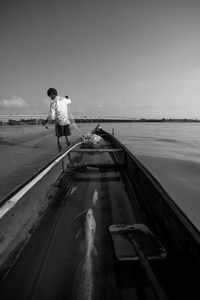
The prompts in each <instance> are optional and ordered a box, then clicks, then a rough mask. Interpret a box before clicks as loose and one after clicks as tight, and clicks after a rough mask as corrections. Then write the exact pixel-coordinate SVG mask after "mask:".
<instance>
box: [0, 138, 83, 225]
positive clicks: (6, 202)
mask: <svg viewBox="0 0 200 300" xmlns="http://www.w3.org/2000/svg"><path fill="white" fill-rule="evenodd" d="M81 144H82V142H77V141H76V142H75V143H73V144H72V145H71V146H70V147H69V148H67V149H66V151H64V152H62V153H61V154H59V155H56V157H54V158H53V159H52V160H51V161H50V162H49V163H47V164H46V165H45V166H44V167H42V168H41V169H40V170H39V171H38V172H37V173H36V174H34V175H33V176H31V177H30V178H29V179H28V180H26V181H25V182H23V183H22V184H21V185H19V186H18V187H16V188H15V189H14V190H12V191H11V192H10V193H9V194H8V195H7V196H6V197H5V198H3V199H2V200H1V202H0V219H1V218H2V217H3V216H4V215H5V214H6V213H7V211H8V210H10V209H11V208H12V207H13V206H14V205H15V204H16V203H17V202H18V201H19V200H20V198H21V197H22V196H23V195H24V194H25V193H26V192H28V191H29V190H30V189H31V188H32V187H33V186H34V185H35V184H36V183H37V182H38V181H39V180H40V179H41V178H43V177H44V176H45V175H46V174H47V173H48V172H49V171H50V170H51V169H52V168H53V167H54V166H56V165H57V164H58V163H59V162H60V161H61V160H62V159H63V158H64V157H65V156H66V155H68V153H69V152H70V151H71V150H72V149H74V148H75V147H77V146H78V145H81ZM4 206H7V208H6V207H4Z"/></svg>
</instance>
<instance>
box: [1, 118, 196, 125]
mask: <svg viewBox="0 0 200 300" xmlns="http://www.w3.org/2000/svg"><path fill="white" fill-rule="evenodd" d="M42 121H43V120H42V119H39V120H38V119H26V120H25V119H23V120H16V119H9V120H8V121H7V120H6V121H5V120H2V119H1V116H0V126H16V125H19V126H23V125H30V126H31V125H41V124H42ZM75 122H76V123H199V122H200V119H165V118H161V119H145V118H142V119H131V118H130V119H129V118H118V119H117V118H113V119H112V118H95V119H94V118H79V119H75ZM52 124H53V122H52Z"/></svg>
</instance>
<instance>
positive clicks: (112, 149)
mask: <svg viewBox="0 0 200 300" xmlns="http://www.w3.org/2000/svg"><path fill="white" fill-rule="evenodd" d="M123 151H124V150H123V149H116V148H94V149H91V148H87V149H77V150H71V151H70V152H87V153H89V152H100V153H102V152H123Z"/></svg>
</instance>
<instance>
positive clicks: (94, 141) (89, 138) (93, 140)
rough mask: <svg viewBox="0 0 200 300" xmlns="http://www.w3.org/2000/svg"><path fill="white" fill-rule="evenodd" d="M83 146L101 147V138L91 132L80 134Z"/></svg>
mask: <svg viewBox="0 0 200 300" xmlns="http://www.w3.org/2000/svg"><path fill="white" fill-rule="evenodd" d="M82 141H83V148H92V149H95V148H103V146H104V145H103V139H102V138H101V137H100V136H99V135H97V134H92V133H87V134H85V135H83V136H82Z"/></svg>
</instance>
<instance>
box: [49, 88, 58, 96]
mask: <svg viewBox="0 0 200 300" xmlns="http://www.w3.org/2000/svg"><path fill="white" fill-rule="evenodd" d="M52 94H53V95H56V96H57V95H58V92H57V90H56V89H54V88H49V89H48V91H47V96H50V95H52Z"/></svg>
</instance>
